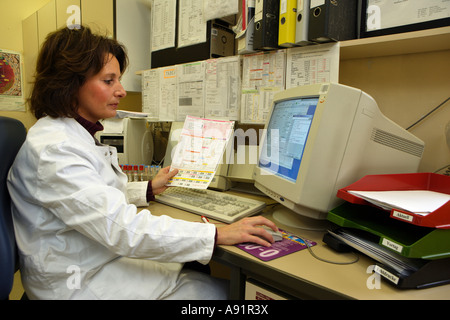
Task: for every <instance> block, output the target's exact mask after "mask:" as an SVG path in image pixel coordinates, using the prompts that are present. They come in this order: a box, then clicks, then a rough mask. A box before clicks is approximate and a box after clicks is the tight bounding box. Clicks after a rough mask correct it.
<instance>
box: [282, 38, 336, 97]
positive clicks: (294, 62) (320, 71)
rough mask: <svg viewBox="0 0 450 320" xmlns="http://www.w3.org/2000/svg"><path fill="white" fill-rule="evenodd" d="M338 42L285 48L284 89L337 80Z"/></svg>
mask: <svg viewBox="0 0 450 320" xmlns="http://www.w3.org/2000/svg"><path fill="white" fill-rule="evenodd" d="M339 47H340V46H339V42H337V43H327V44H321V45H315V46H307V47H298V48H289V49H287V63H286V89H290V88H293V87H297V86H304V85H309V84H316V83H322V82H336V83H338V82H339V57H340V50H339Z"/></svg>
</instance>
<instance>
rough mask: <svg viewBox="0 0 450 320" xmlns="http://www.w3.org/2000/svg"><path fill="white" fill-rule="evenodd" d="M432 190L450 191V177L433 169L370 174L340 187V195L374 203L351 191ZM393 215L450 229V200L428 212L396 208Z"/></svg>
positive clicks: (354, 201) (449, 192)
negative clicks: (426, 171)
mask: <svg viewBox="0 0 450 320" xmlns="http://www.w3.org/2000/svg"><path fill="white" fill-rule="evenodd" d="M352 190H358V191H388V190H389V191H418V190H424V191H432V192H437V193H441V194H444V195H450V177H448V176H444V175H440V174H433V173H410V174H388V175H368V176H365V177H364V178H362V179H360V180H359V181H357V182H355V183H353V184H351V185H349V186H347V187H345V188H343V189H340V190H339V191H338V194H337V196H338V197H339V198H341V199H344V200H346V201H348V202H350V203H355V204H363V205H367V204H370V203H369V202H368V201H367V200H364V199H362V198H360V197H358V196H355V195H354V194H352V193H351V192H350V191H352ZM390 214H391V217H392V218H394V219H398V220H402V221H404V222H408V223H411V224H414V225H417V226H422V227H430V228H439V229H450V201H448V202H447V203H445V204H444V205H442V206H441V207H439V208H437V209H436V210H434V211H432V212H430V213H428V214H417V213H414V212H411V211H407V210H402V209H398V208H392V209H391V211H390Z"/></svg>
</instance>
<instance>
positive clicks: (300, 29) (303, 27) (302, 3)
mask: <svg viewBox="0 0 450 320" xmlns="http://www.w3.org/2000/svg"><path fill="white" fill-rule="evenodd" d="M309 8H310V0H297V19H296V21H295V44H296V45H298V46H307V45H309V44H311V41H309V38H308V26H309Z"/></svg>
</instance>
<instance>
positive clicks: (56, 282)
mask: <svg viewBox="0 0 450 320" xmlns="http://www.w3.org/2000/svg"><path fill="white" fill-rule="evenodd" d="M126 66H127V56H126V52H125V50H124V48H123V47H122V46H121V45H120V44H119V43H117V42H116V41H115V40H111V39H108V38H107V37H101V36H98V35H93V34H92V33H91V31H90V30H89V29H88V28H84V27H81V28H79V29H72V30H71V29H68V28H64V29H61V30H59V31H56V32H54V33H52V34H50V35H49V37H48V38H47V40H46V42H45V43H44V45H43V48H42V50H41V52H40V55H39V57H38V63H37V70H36V82H35V85H34V88H33V92H32V95H31V98H30V105H31V110H32V111H33V112H34V114H35V116H36V117H37V118H38V121H37V123H36V124H35V125H34V126H33V127H32V128H31V129H30V130H29V132H28V135H27V139H26V141H25V143H24V145H23V147H22V148H21V150H20V152H19V153H18V156H17V158H16V161H15V162H14V164H13V166H12V168H11V170H10V174H9V177H8V188H9V192H10V194H11V198H12V202H13V219H14V226H15V232H16V238H17V244H18V248H19V254H20V263H21V274H22V282H23V285H24V288H25V291H26V293H27V295H28V296H29V297H30V298H32V299H226V298H227V284H226V283H223V282H222V280H218V279H214V278H212V277H211V276H209V275H207V274H205V273H200V272H196V271H192V270H190V269H186V268H183V264H184V263H186V262H191V261H198V262H200V263H202V264H207V263H208V262H209V261H210V259H211V256H212V253H213V250H214V247H215V245H217V244H225V245H231V244H235V243H239V242H247V241H252V242H255V243H258V244H261V245H265V246H269V245H270V242H272V241H273V239H272V238H271V236H270V235H269V234H268V233H267V232H266V231H264V230H263V229H262V228H257V227H256V226H257V225H260V224H265V225H268V226H269V227H271V228H272V229H274V230H276V226H275V225H274V224H273V223H272V222H270V221H269V220H267V219H265V218H263V217H253V218H246V219H243V220H241V221H239V222H237V223H234V224H231V225H225V226H223V227H220V228H217V229H216V227H215V226H214V225H212V224H203V223H193V222H186V221H180V220H175V219H172V218H170V217H168V216H161V217H156V216H153V215H152V214H151V213H150V212H149V211H148V210H146V209H144V210H142V211H140V212H139V213H138V210H137V206H147V205H148V202H149V201H150V200H152V198H153V195H155V194H158V193H161V192H163V191H164V190H165V189H166V187H165V184H166V182H167V181H168V180H169V179H170V178H171V177H172V176H173V175H174V174H175V173H176V172H169V169H168V168H164V169H163V170H161V172H160V173H159V174H158V175H157V176H156V177H155V179H154V180H153V181H151V182H150V183H147V182H132V183H128V182H127V177H126V175H125V174H123V173H122V172H121V170H120V168H119V166H118V163H117V153H116V149H115V148H113V147H109V146H106V145H101V144H100V143H99V142H98V141H96V139H95V138H94V136H93V135H94V133H95V132H96V131H97V130H101V129H102V127H101V125H100V123H99V122H98V120H100V119H103V118H109V117H114V116H115V114H116V110H117V107H118V104H119V101H120V99H121V98H123V97H125V95H126V92H125V91H124V89H123V87H122V85H121V84H120V77H121V75H122V74H123V72H124V71H125V69H126ZM259 236H264V237H266V239H268V240H267V241H265V240H263V239H261V238H260V237H259Z"/></svg>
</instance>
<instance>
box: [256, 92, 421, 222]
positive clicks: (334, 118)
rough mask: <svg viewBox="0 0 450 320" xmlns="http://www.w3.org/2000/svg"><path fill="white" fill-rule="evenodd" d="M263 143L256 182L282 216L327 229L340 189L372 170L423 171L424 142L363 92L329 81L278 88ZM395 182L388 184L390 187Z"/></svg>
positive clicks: (278, 217)
mask: <svg viewBox="0 0 450 320" xmlns="http://www.w3.org/2000/svg"><path fill="white" fill-rule="evenodd" d="M264 129H265V130H264V134H263V135H262V138H261V142H260V154H259V163H258V164H257V165H256V167H255V170H254V173H253V176H254V180H255V187H257V188H258V189H259V190H261V191H262V192H263V193H265V194H266V195H268V196H270V197H271V198H273V199H275V200H276V201H278V202H279V203H280V204H282V206H276V208H275V209H274V218H275V220H277V221H279V222H281V223H283V224H285V225H291V226H294V227H303V228H312V229H315V228H319V229H320V228H322V224H323V223H324V222H325V221H326V217H327V213H328V212H329V211H330V210H331V209H333V208H335V207H336V206H338V205H339V204H340V202H342V201H341V200H340V199H339V198H338V197H337V196H336V194H337V191H338V190H339V189H340V188H343V187H346V186H347V185H349V184H351V183H353V182H355V181H357V180H358V179H360V178H362V177H363V176H365V175H368V174H393V173H411V172H417V170H418V166H419V163H420V160H421V158H422V154H423V150H424V143H423V142H422V141H421V140H420V139H418V138H417V137H415V136H414V135H413V134H411V133H409V132H408V131H406V130H405V129H403V128H401V127H400V126H398V125H397V124H395V123H394V122H392V121H391V120H389V119H388V118H386V117H385V116H384V115H383V114H382V113H381V111H380V110H379V108H378V106H377V103H376V102H375V100H374V99H373V98H372V97H370V96H369V95H368V94H366V93H364V92H362V91H361V90H358V89H355V88H351V87H348V86H344V85H340V84H335V83H324V84H316V85H308V86H300V87H296V88H292V89H288V90H285V91H282V92H280V93H278V94H277V95H276V96H275V97H274V101H273V104H272V110H271V114H270V116H269V119H268V121H267V123H266V125H265V128H264ZM387 187H388V186H387Z"/></svg>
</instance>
